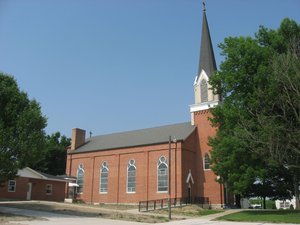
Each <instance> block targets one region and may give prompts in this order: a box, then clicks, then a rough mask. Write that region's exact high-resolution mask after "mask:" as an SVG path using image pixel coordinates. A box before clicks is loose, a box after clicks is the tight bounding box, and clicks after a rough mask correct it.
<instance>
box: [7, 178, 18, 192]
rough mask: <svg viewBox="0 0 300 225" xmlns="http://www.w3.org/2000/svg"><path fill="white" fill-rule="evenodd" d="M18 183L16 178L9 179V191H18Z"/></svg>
mask: <svg viewBox="0 0 300 225" xmlns="http://www.w3.org/2000/svg"><path fill="white" fill-rule="evenodd" d="M16 184H17V182H16V181H15V180H9V181H8V185H7V191H8V192H16Z"/></svg>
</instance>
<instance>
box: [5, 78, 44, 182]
mask: <svg viewBox="0 0 300 225" xmlns="http://www.w3.org/2000/svg"><path fill="white" fill-rule="evenodd" d="M45 127H46V118H45V117H44V116H43V115H42V113H41V108H40V106H39V104H38V103H37V102H36V101H35V100H29V99H28V96H27V94H26V93H25V92H22V91H20V89H19V87H18V85H17V82H16V81H15V79H14V78H13V77H12V76H9V75H6V74H4V73H1V72H0V165H1V166H0V183H2V182H4V181H6V180H8V179H11V178H13V177H14V176H15V175H16V173H17V170H18V169H19V168H23V167H26V166H28V165H30V164H33V163H34V162H37V161H38V159H39V157H40V155H41V152H42V150H43V148H44V143H45V138H44V137H45V133H44V128H45Z"/></svg>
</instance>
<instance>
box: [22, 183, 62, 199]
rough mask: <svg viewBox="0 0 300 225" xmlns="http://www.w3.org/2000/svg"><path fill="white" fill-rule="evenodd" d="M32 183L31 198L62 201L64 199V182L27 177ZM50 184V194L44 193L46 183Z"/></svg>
mask: <svg viewBox="0 0 300 225" xmlns="http://www.w3.org/2000/svg"><path fill="white" fill-rule="evenodd" d="M28 182H30V183H32V191H31V199H32V200H44V201H55V202H63V201H64V199H65V187H66V183H65V182H59V181H51V180H40V179H31V178H30V179H29V181H28ZM47 184H52V194H46V185H47Z"/></svg>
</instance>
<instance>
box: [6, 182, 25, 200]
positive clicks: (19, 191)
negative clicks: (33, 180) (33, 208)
mask: <svg viewBox="0 0 300 225" xmlns="http://www.w3.org/2000/svg"><path fill="white" fill-rule="evenodd" d="M14 180H15V181H16V191H15V192H8V182H5V183H4V184H3V186H1V187H0V198H6V199H17V200H26V195H27V183H28V178H24V177H19V178H15V179H14Z"/></svg>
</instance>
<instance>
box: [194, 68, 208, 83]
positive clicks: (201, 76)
mask: <svg viewBox="0 0 300 225" xmlns="http://www.w3.org/2000/svg"><path fill="white" fill-rule="evenodd" d="M202 79H205V80H206V81H208V80H209V78H208V76H207V74H206V72H205V71H204V70H201V73H200V74H198V75H197V76H196V78H195V81H194V86H197V85H200V82H201V80H202Z"/></svg>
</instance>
